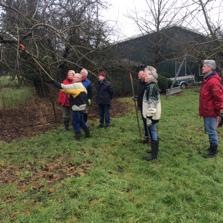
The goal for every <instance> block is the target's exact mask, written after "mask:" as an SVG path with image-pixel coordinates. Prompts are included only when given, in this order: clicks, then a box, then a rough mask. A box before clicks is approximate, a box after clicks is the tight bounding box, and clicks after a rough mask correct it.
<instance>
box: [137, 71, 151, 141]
mask: <svg viewBox="0 0 223 223" xmlns="http://www.w3.org/2000/svg"><path fill="white" fill-rule="evenodd" d="M144 77H145V73H144V71H143V70H140V71H139V73H138V89H137V90H138V95H137V105H138V109H139V111H140V112H141V117H142V121H143V127H144V140H143V143H149V142H150V138H149V133H148V126H147V124H146V119H145V118H144V117H143V115H142V101H143V95H144V91H145V85H146V84H145V80H144Z"/></svg>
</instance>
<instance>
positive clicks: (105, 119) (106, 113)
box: [98, 104, 110, 126]
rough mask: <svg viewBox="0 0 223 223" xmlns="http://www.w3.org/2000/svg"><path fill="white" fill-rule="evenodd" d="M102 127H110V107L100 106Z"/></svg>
mask: <svg viewBox="0 0 223 223" xmlns="http://www.w3.org/2000/svg"><path fill="white" fill-rule="evenodd" d="M98 107H99V115H100V125H101V126H103V125H104V123H105V125H106V126H109V125H110V105H105V104H99V105H98Z"/></svg>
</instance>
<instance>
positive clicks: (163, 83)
mask: <svg viewBox="0 0 223 223" xmlns="http://www.w3.org/2000/svg"><path fill="white" fill-rule="evenodd" d="M171 83H172V81H171V80H170V79H168V78H166V77H164V76H163V75H159V78H158V85H159V88H160V90H161V93H166V89H168V88H170V86H171Z"/></svg>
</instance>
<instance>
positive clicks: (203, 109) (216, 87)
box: [199, 60, 223, 157]
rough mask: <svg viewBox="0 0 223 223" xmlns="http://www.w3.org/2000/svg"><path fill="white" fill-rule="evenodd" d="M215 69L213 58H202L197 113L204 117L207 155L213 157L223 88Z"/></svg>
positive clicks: (222, 109) (222, 106)
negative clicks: (201, 75)
mask: <svg viewBox="0 0 223 223" xmlns="http://www.w3.org/2000/svg"><path fill="white" fill-rule="evenodd" d="M215 69H216V63H215V61H214V60H204V62H203V67H202V73H203V74H204V80H203V82H202V85H201V89H200V100H199V102H200V103H199V105H200V106H199V114H200V116H201V117H203V118H204V128H205V132H206V133H207V134H208V137H209V142H210V147H209V149H208V151H209V152H208V157H214V156H216V154H217V152H218V136H217V131H216V129H217V126H218V124H219V121H220V119H222V118H223V88H222V84H221V77H220V76H219V74H218V73H217V72H216V71H215Z"/></svg>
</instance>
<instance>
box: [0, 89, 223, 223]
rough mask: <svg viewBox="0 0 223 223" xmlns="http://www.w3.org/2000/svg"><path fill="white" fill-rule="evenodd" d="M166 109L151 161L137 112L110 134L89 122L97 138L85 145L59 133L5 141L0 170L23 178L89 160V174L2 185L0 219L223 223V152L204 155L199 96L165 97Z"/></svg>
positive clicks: (191, 93)
mask: <svg viewBox="0 0 223 223" xmlns="http://www.w3.org/2000/svg"><path fill="white" fill-rule="evenodd" d="M123 100H126V103H127V102H128V100H127V99H123ZM162 108H163V114H162V119H161V121H160V123H159V135H160V139H161V140H160V153H159V159H158V160H157V161H154V162H146V161H144V160H142V157H143V155H144V154H145V151H146V150H147V146H146V145H143V144H141V143H139V141H138V132H137V125H136V121H135V117H134V113H133V112H129V113H128V114H126V116H124V117H121V118H115V119H113V120H112V125H113V126H112V127H111V128H110V129H107V130H104V129H97V128H96V125H97V123H95V122H92V123H91V126H92V127H91V130H92V135H93V136H92V138H90V139H87V140H83V141H82V142H76V141H75V140H74V139H73V133H72V132H64V131H63V130H62V128H58V129H55V130H54V131H51V132H48V133H45V134H42V135H40V136H38V137H34V138H31V139H25V140H21V141H14V142H12V143H10V144H7V143H3V142H2V143H1V144H0V148H1V149H0V166H2V167H4V168H6V167H7V166H13V167H15V170H14V171H15V172H16V176H17V178H18V179H19V180H25V179H29V177H31V176H33V175H35V171H37V172H38V171H39V170H41V169H42V168H43V167H44V166H45V165H47V163H51V164H52V163H53V162H55V163H56V162H64V163H71V164H73V165H77V166H78V165H80V164H81V163H83V162H89V163H90V169H89V170H88V171H87V172H86V174H80V175H79V176H73V177H68V178H65V179H63V180H61V181H57V182H55V183H51V184H50V183H49V182H47V180H46V179H45V178H44V177H43V178H40V179H38V181H36V182H35V184H38V185H41V187H38V186H36V185H33V183H32V182H30V184H27V185H26V186H25V187H22V188H21V185H20V184H19V183H18V182H17V183H16V182H14V183H8V184H3V183H1V184H0V201H1V204H0V222H33V223H34V222H41V223H42V222H44V223H45V222H83V223H107V222H115V223H126V222H127V223H136V222H138V223H142V222H145V223H148V222H157V223H158V222H159V223H160V222H164V223H167V222H171V223H174V222H176V223H178V222H179V223H181V222H182V223H183V222H185V223H190V222H191V223H192V222H196V223H197V222H201V223H209V222H223V171H222V169H223V158H222V151H220V153H219V155H218V156H217V158H214V159H205V158H203V154H205V153H206V149H207V147H208V139H207V136H206V135H204V132H203V121H202V119H200V118H199V117H198V93H197V92H196V91H194V90H189V91H185V92H184V93H183V95H181V96H173V97H168V98H166V97H163V98H162ZM222 136H223V134H222V130H220V138H222ZM221 146H222V144H221V145H220V150H221ZM58 160H60V161H58ZM61 160H62V161H61ZM33 169H34V170H35V171H34V170H33ZM14 175H15V174H14ZM0 181H1V179H0ZM21 182H22V181H21ZM21 182H20V183H21Z"/></svg>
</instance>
